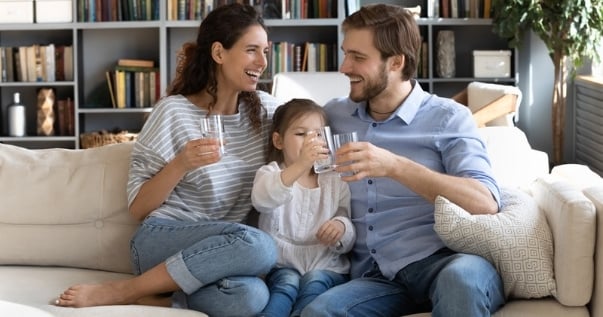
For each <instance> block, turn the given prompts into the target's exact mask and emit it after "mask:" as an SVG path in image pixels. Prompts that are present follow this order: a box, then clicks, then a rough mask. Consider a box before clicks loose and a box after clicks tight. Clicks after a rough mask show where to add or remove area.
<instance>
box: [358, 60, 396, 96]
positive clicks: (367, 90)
mask: <svg viewBox="0 0 603 317" xmlns="http://www.w3.org/2000/svg"><path fill="white" fill-rule="evenodd" d="M364 81H365V83H366V86H365V87H364V88H363V89H362V91H361V92H360V95H359V96H352V94H350V99H351V100H352V101H354V102H361V101H368V100H370V99H372V98H374V97H376V96H377V95H379V94H380V93H381V92H382V91H383V90H385V88H387V74H386V73H385V63H381V66H380V67H379V72H378V73H377V76H375V77H373V78H370V79H366V78H365V80H364Z"/></svg>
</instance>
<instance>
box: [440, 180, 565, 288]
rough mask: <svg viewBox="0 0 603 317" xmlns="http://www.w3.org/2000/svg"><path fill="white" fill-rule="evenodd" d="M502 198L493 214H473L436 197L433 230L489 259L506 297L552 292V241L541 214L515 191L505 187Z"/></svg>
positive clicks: (454, 245)
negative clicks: (500, 205) (498, 209)
mask: <svg viewBox="0 0 603 317" xmlns="http://www.w3.org/2000/svg"><path fill="white" fill-rule="evenodd" d="M501 202H502V204H503V206H502V208H501V211H500V212H499V213H497V214H495V215H471V214H470V213H468V212H467V211H465V210H464V209H462V208H461V207H459V206H457V205H456V204H454V203H452V202H450V201H449V200H448V199H446V198H444V197H442V196H438V197H437V198H436V202H435V225H434V229H435V231H436V232H437V233H438V234H439V235H440V237H441V238H442V240H443V241H444V243H445V244H446V245H447V246H448V247H449V248H451V249H453V250H455V251H459V252H465V253H471V254H477V255H480V256H482V257H484V258H485V259H487V260H488V261H490V262H491V263H492V264H493V265H494V266H495V267H496V270H497V271H498V272H499V273H500V275H501V277H502V280H503V284H504V290H505V296H507V297H513V298H541V297H546V296H550V295H554V294H555V292H556V291H555V280H554V273H553V239H552V234H551V231H550V229H549V227H548V224H547V222H546V219H545V216H544V213H543V212H542V211H541V210H540V209H539V208H538V205H537V203H536V201H534V199H533V198H532V197H530V196H529V195H528V194H526V193H524V192H522V191H520V190H518V189H512V188H503V189H502V190H501Z"/></svg>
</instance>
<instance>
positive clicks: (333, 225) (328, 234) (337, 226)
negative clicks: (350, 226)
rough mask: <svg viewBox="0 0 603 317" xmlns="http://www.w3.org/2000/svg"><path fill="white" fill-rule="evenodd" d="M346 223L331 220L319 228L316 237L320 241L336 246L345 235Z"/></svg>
mask: <svg viewBox="0 0 603 317" xmlns="http://www.w3.org/2000/svg"><path fill="white" fill-rule="evenodd" d="M344 233H345V225H344V224H343V223H342V222H341V221H339V220H333V219H331V220H329V221H327V222H325V223H323V224H322V226H320V228H318V232H316V238H317V239H318V241H320V243H322V244H324V245H327V246H334V245H336V244H337V242H338V241H339V240H340V239H341V237H343V234H344Z"/></svg>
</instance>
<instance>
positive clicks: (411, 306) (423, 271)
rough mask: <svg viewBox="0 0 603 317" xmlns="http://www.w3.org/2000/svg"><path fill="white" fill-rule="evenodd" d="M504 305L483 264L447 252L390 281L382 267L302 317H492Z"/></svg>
mask: <svg viewBox="0 0 603 317" xmlns="http://www.w3.org/2000/svg"><path fill="white" fill-rule="evenodd" d="M504 302H505V298H504V293H503V286H502V280H501V278H500V276H499V275H498V273H497V272H496V270H495V268H494V267H493V266H492V265H491V264H490V263H489V262H488V261H486V260H485V259H484V258H482V257H479V256H476V255H469V254H461V253H454V252H452V251H450V250H448V249H442V250H440V251H438V252H436V253H435V254H433V255H431V256H429V257H427V258H425V259H423V260H420V261H417V262H415V263H412V264H410V265H408V266H406V267H405V268H403V269H402V270H400V271H399V272H398V274H397V275H396V277H395V278H394V280H391V281H390V280H388V279H387V278H385V277H383V276H382V275H381V273H380V272H379V269H378V267H376V268H375V269H373V270H372V271H371V272H369V273H367V274H365V276H363V277H361V278H357V279H353V280H351V281H350V282H348V283H345V284H343V285H339V286H336V287H334V288H332V289H330V290H328V291H327V292H325V293H323V294H322V295H320V296H318V297H317V298H316V299H315V300H314V301H313V302H312V303H310V304H309V305H308V306H306V308H305V309H304V310H303V311H302V317H318V316H329V317H335V316H371V317H378V316H388V317H398V316H404V315H410V314H415V313H420V312H429V311H431V315H432V316H433V317H482V316H490V315H491V314H493V313H494V312H496V310H498V309H499V308H500V307H501V306H502V305H503V304H504Z"/></svg>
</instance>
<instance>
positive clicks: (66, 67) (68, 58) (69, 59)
mask: <svg viewBox="0 0 603 317" xmlns="http://www.w3.org/2000/svg"><path fill="white" fill-rule="evenodd" d="M63 72H64V74H65V80H66V81H73V46H71V45H66V46H65V47H64V48H63Z"/></svg>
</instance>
